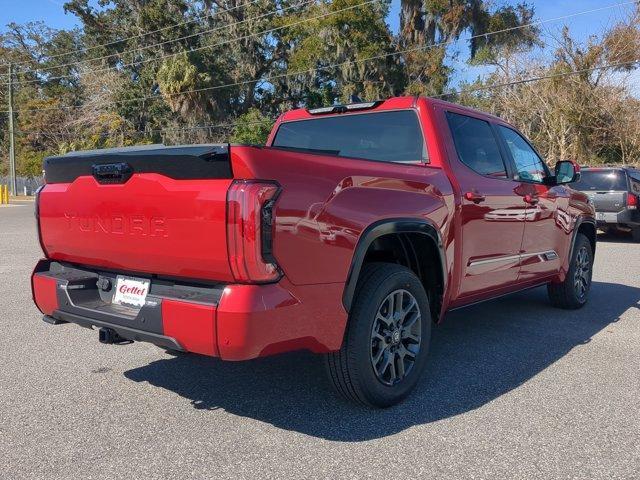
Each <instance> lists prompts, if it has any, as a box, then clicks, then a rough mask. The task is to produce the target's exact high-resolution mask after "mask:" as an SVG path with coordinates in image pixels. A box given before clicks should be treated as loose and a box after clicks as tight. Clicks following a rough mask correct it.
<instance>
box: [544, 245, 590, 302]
mask: <svg viewBox="0 0 640 480" xmlns="http://www.w3.org/2000/svg"><path fill="white" fill-rule="evenodd" d="M592 275H593V251H592V248H591V242H590V241H589V239H588V238H587V237H586V236H585V235H583V234H582V233H578V234H577V236H576V243H575V245H574V246H573V254H572V256H571V262H570V264H569V271H568V272H567V276H566V277H565V279H564V282H562V283H550V284H549V285H547V290H548V292H549V298H550V299H551V303H552V304H553V305H554V306H556V307H559V308H565V309H569V310H572V309H577V308H582V307H583V306H584V305H585V303H587V298H588V296H589V290H590V289H591V277H592Z"/></svg>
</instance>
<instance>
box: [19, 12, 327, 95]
mask: <svg viewBox="0 0 640 480" xmlns="http://www.w3.org/2000/svg"><path fill="white" fill-rule="evenodd" d="M317 1H318V0H307V1H306V2H301V3H299V4H297V5H290V6H288V7H286V8H282V9H275V10H271V11H269V12H267V13H264V14H262V15H258V16H256V17H248V18H245V19H244V20H240V21H238V22H233V23H228V24H226V25H219V26H217V27H214V28H211V29H209V30H203V31H202V32H197V33H192V34H190V35H185V36H183V37H179V38H174V39H171V40H165V41H163V42H158V43H154V44H152V45H144V46H142V47H138V48H132V49H130V50H125V51H123V52H116V53H110V54H109V55H103V56H101V57H94V58H87V59H84V60H77V61H75V62H69V63H63V64H61V65H54V66H52V67H42V68H33V69H28V70H23V71H22V72H21V73H35V72H45V71H49V70H54V69H59V68H64V67H71V66H76V65H84V64H85V63H90V62H96V61H99V60H106V59H109V58H112V57H122V56H123V55H127V54H129V53H136V52H140V51H142V50H148V49H151V48H157V47H161V46H163V45H168V44H170V43H175V42H180V41H182V40H187V39H189V38H194V37H200V36H202V35H207V34H210V33H214V32H217V31H219V30H223V29H225V28H232V27H235V26H237V25H241V24H243V23H247V22H251V21H255V20H260V19H262V18H265V17H269V16H271V15H274V14H277V13H284V12H286V11H288V10H293V9H295V8H300V7H304V6H306V5H309V4H311V3H316V2H317ZM125 40H126V39H124V40H122V41H125ZM234 40H237V39H235V38H234V39H231V40H229V41H234ZM227 43H228V42H227ZM215 46H219V45H207V46H206V48H212V47H215ZM153 60H155V59H149V61H153ZM138 63H140V62H136V63H135V64H136V65H137V64H138ZM124 66H126V65H124ZM124 66H122V67H124ZM122 67H109V69H114V70H115V69H118V68H122ZM105 70H106V69H105ZM72 76H73V75H63V76H59V77H52V78H49V79H47V80H56V79H60V78H67V77H72ZM39 81H40V80H37V79H36V80H24V81H22V82H18V83H37V82H39Z"/></svg>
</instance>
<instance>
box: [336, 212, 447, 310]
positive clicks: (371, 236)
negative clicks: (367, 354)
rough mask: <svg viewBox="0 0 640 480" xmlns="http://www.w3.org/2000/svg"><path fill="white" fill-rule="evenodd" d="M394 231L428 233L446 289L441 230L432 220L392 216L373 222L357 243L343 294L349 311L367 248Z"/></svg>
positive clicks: (343, 301)
mask: <svg viewBox="0 0 640 480" xmlns="http://www.w3.org/2000/svg"><path fill="white" fill-rule="evenodd" d="M393 233H419V234H422V235H426V236H427V237H429V238H430V239H431V240H432V241H433V242H434V244H435V246H436V249H437V251H438V253H439V256H440V264H441V268H442V279H443V289H444V290H445V291H446V287H447V268H446V262H445V254H444V246H443V243H442V235H441V234H440V230H439V229H438V228H437V227H436V226H435V224H434V223H432V222H431V221H430V220H427V219H422V218H420V219H416V218H390V219H384V220H379V221H377V222H374V223H372V224H371V225H369V226H368V227H367V228H365V229H364V230H363V232H362V234H361V235H360V238H359V239H358V243H357V244H356V248H355V250H354V253H353V257H352V260H351V267H350V268H349V274H348V275H347V281H346V283H345V288H344V293H343V295H342V304H343V305H344V308H345V310H346V311H347V313H348V312H349V310H350V309H351V304H352V302H353V297H354V295H355V290H356V285H357V284H358V278H359V277H360V273H361V271H362V264H363V262H364V258H365V255H366V253H367V250H368V249H369V247H370V246H371V244H372V243H373V241H374V240H375V239H376V238H378V237H381V236H383V235H389V234H393Z"/></svg>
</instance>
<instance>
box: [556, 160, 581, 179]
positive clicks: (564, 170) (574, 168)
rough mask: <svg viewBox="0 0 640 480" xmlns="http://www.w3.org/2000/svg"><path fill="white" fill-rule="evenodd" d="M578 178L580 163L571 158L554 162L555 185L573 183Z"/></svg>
mask: <svg viewBox="0 0 640 480" xmlns="http://www.w3.org/2000/svg"><path fill="white" fill-rule="evenodd" d="M579 180H580V165H578V164H577V163H576V162H574V161H571V160H562V161H560V162H558V163H556V185H562V184H565V183H573V182H577V181H579Z"/></svg>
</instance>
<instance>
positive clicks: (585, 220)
mask: <svg viewBox="0 0 640 480" xmlns="http://www.w3.org/2000/svg"><path fill="white" fill-rule="evenodd" d="M583 223H589V224H591V225H592V226H593V228H594V230H595V232H596V241H595V243H597V241H598V240H597V238H598V226H597V224H596V220H595V219H594V218H592V217H585V216H584V215H581V216H579V217H577V218H576V223H575V225H574V226H573V235H572V238H571V248H570V249H569V259H568V261H569V262H571V259H572V258H573V249H574V247H575V245H576V239H577V238H578V231H579V230H580V226H581V225H582V224H583ZM591 254H592V255H593V258H595V256H596V249H595V245H594V249H593V252H591Z"/></svg>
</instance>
